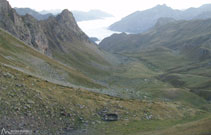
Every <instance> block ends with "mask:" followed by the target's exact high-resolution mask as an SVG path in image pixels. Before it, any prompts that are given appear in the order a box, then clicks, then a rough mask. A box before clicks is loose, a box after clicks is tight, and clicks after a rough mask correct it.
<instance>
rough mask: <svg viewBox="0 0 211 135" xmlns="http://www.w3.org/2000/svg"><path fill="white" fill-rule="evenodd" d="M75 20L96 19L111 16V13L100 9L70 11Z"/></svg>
mask: <svg viewBox="0 0 211 135" xmlns="http://www.w3.org/2000/svg"><path fill="white" fill-rule="evenodd" d="M72 12H73V15H74V17H75V19H76V21H86V20H96V19H102V18H105V17H112V15H111V14H108V13H106V12H103V11H101V10H90V11H88V12H83V11H72Z"/></svg>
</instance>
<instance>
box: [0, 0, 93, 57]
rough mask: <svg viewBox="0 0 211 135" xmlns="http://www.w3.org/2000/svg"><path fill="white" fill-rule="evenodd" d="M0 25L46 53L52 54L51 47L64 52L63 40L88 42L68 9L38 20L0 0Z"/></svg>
mask: <svg viewBox="0 0 211 135" xmlns="http://www.w3.org/2000/svg"><path fill="white" fill-rule="evenodd" d="M0 27H1V28H3V29H5V30H6V31H8V32H10V33H11V34H13V35H14V36H16V37H17V38H18V39H20V40H22V41H24V42H25V43H26V44H28V45H31V46H33V47H34V48H36V49H38V50H39V51H40V52H42V53H44V54H47V55H52V53H51V50H52V49H51V48H54V49H55V48H56V49H59V50H61V51H63V52H64V50H65V49H64V48H63V47H62V43H63V42H72V41H73V40H80V41H86V42H90V40H89V38H88V36H86V34H84V33H83V32H82V31H81V29H80V28H79V27H78V25H77V23H76V21H75V19H74V17H73V15H72V13H71V12H70V11H68V10H64V11H63V12H62V13H61V14H59V15H58V16H56V17H53V16H51V17H49V18H48V19H47V20H42V21H38V20H36V19H35V18H34V17H32V16H30V15H28V14H26V15H25V16H20V15H18V14H17V13H16V11H15V9H12V8H11V6H10V5H9V3H8V2H7V1H6V0H0Z"/></svg>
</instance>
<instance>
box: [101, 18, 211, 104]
mask: <svg viewBox="0 0 211 135" xmlns="http://www.w3.org/2000/svg"><path fill="white" fill-rule="evenodd" d="M158 23H160V22H158ZM210 28H211V19H208V20H192V21H172V22H171V21H170V22H169V23H167V24H165V25H159V24H156V25H155V27H154V28H152V29H151V30H149V31H147V32H145V33H142V34H129V35H127V34H125V33H122V34H114V35H112V36H111V37H108V38H106V39H104V40H103V41H102V42H101V43H100V46H101V48H102V49H104V50H106V51H109V52H112V53H114V54H118V55H123V56H127V57H128V58H127V59H137V60H138V62H143V63H145V64H147V65H146V66H147V67H149V69H151V70H153V71H161V72H164V73H161V74H163V75H160V76H159V77H158V78H160V79H161V80H162V81H164V82H169V83H170V84H171V85H173V86H175V87H179V88H181V87H183V88H184V87H185V88H187V89H190V90H191V91H192V92H194V93H197V94H199V95H200V96H202V97H204V98H205V99H208V100H210V99H211V96H210V91H209V89H210V86H209V85H208V83H209V82H210V76H211V74H210V73H211V72H210V62H211V61H210V58H211V50H210V48H211V45H210V40H211V39H210V35H211V33H210V31H211V29H210ZM189 77H191V78H192V79H193V80H197V84H194V82H192V81H193V80H191V79H190V78H189ZM203 78H204V79H203ZM205 93H206V94H205Z"/></svg>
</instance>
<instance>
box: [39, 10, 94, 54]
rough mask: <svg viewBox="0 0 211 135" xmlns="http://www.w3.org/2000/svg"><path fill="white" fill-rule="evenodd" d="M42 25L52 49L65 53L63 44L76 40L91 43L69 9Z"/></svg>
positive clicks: (43, 22)
mask: <svg viewBox="0 0 211 135" xmlns="http://www.w3.org/2000/svg"><path fill="white" fill-rule="evenodd" d="M41 25H42V28H43V30H44V33H45V35H46V36H47V39H48V41H49V42H50V48H54V49H55V48H57V49H60V50H61V51H63V52H65V50H66V49H65V48H64V45H62V44H61V43H64V42H73V41H74V40H79V41H82V42H83V41H85V42H90V40H89V38H88V36H87V35H86V34H85V33H84V32H83V31H82V30H81V29H80V28H79V27H78V25H77V23H76V21H75V19H74V17H73V14H72V13H71V12H70V11H68V10H67V9H65V10H64V11H63V12H62V13H61V14H59V15H57V16H56V17H50V18H49V19H47V20H44V21H42V22H41Z"/></svg>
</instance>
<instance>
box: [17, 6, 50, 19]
mask: <svg viewBox="0 0 211 135" xmlns="http://www.w3.org/2000/svg"><path fill="white" fill-rule="evenodd" d="M14 9H15V10H16V12H17V13H18V14H19V15H22V16H24V15H26V14H29V15H31V16H33V17H34V18H36V19H37V20H45V19H48V17H50V16H53V15H52V14H40V13H39V12H37V11H35V10H32V9H30V8H14Z"/></svg>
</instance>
